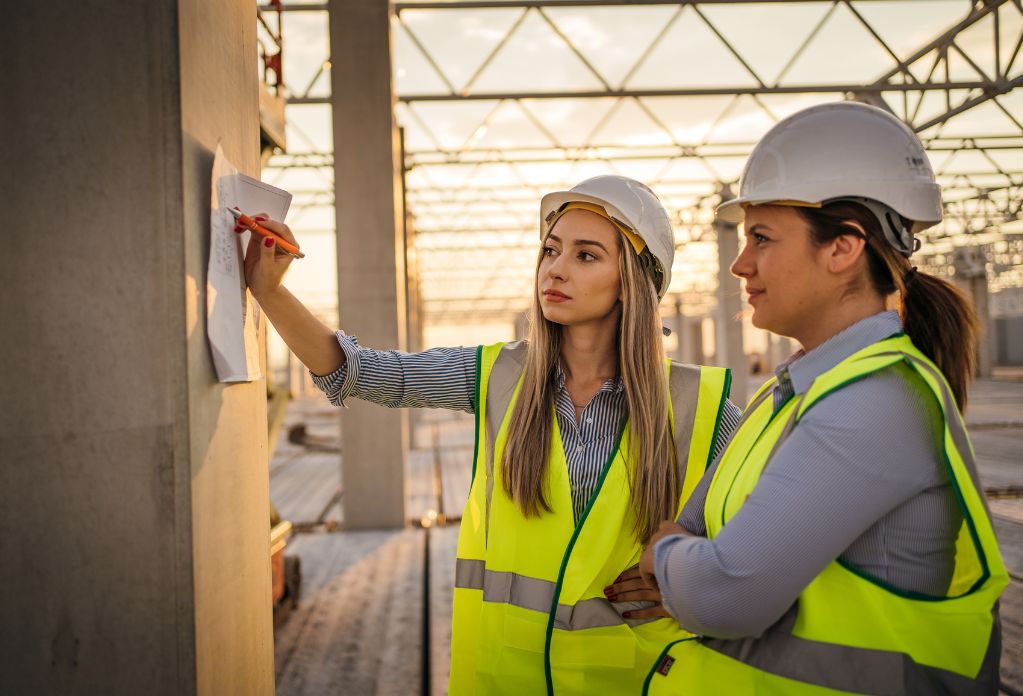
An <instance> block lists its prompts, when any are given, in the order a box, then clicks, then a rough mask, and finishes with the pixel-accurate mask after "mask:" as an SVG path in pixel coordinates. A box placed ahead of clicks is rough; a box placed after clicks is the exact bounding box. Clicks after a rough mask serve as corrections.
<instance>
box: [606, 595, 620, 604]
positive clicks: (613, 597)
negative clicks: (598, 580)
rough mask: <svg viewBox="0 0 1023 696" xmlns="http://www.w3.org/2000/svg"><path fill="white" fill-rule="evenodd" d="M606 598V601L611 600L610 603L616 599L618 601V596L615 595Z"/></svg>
mask: <svg viewBox="0 0 1023 696" xmlns="http://www.w3.org/2000/svg"><path fill="white" fill-rule="evenodd" d="M607 598H608V599H610V600H611V601H612V602H613V601H615V600H616V599H618V595H616V594H609V595H608V596H607Z"/></svg>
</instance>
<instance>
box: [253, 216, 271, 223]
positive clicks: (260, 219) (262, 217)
mask: <svg viewBox="0 0 1023 696" xmlns="http://www.w3.org/2000/svg"><path fill="white" fill-rule="evenodd" d="M252 219H253V220H259V221H260V222H266V221H267V220H269V219H270V218H268V217H266V216H264V215H257V216H256V217H254V218H252Z"/></svg>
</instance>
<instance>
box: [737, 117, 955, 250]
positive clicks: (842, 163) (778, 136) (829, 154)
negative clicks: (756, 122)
mask: <svg viewBox="0 0 1023 696" xmlns="http://www.w3.org/2000/svg"><path fill="white" fill-rule="evenodd" d="M836 199H847V200H853V201H856V202H859V203H863V204H864V205H866V206H867V207H868V208H870V209H871V210H872V211H873V212H874V214H875V215H877V216H878V217H879V219H880V222H881V227H882V229H883V230H884V232H885V236H886V237H887V238H888V241H889V243H891V244H892V245H893V246H894V247H895V248H896V249H899V250H900V251H901V252H902V253H903V254H905V255H907V256H908V255H909V254H910V253H912V251H913V244H914V242H913V237H912V235H913V234H915V233H917V232H920V231H921V230H925V229H927V228H928V227H931V226H932V225H936V224H937V223H939V222H941V210H942V209H941V187H940V186H938V184H937V183H936V182H935V180H934V172H933V171H932V170H931V165H930V162H929V161H928V159H927V154H926V153H925V152H924V148H923V145H921V144H920V140H919V139H918V138H917V137H916V135H915V134H914V133H913V131H911V130H910V129H909V128H908V127H907V126H906V124H904V123H903V122H902V121H900V120H899V119H897V118H896V117H895V116H893V115H891V114H890V113H888V112H887V111H884V110H882V109H878V108H877V107H874V106H868V105H867V104H862V103H859V102H836V103H832V104H820V105H818V106H812V107H810V108H808V109H803V110H802V111H799V112H797V113H795V114H793V115H791V116H789V117H788V118H786V119H784V120H783V121H781V122H779V123H778V124H777V125H776V126H774V128H772V129H771V130H769V131H768V132H767V134H766V135H764V137H763V138H761V140H760V142H759V143H757V146H756V147H755V148H754V149H753V152H752V154H750V157H749V160H747V162H746V167H745V169H744V170H743V173H742V184H741V187H740V190H739V197H738V198H734V199H732V200H730V201H725V202H724V203H722V204H721V205H720V206H718V209H717V213H718V216H719V217H720V218H721V219H722V220H725V221H728V222H741V221H742V219H743V214H744V213H743V209H744V208H745V207H746V206H748V205H761V204H766V203H781V204H788V205H806V206H810V207H819V206H820V205H822V204H824V203H828V202H832V201H835V200H836ZM863 199H866V200H863ZM871 203H874V204H875V205H871ZM876 204H880V206H878V205H876ZM885 208H887V209H889V210H891V211H894V212H896V213H898V214H899V215H901V216H902V217H904V218H907V219H909V220H911V221H912V222H913V225H912V229H911V230H905V229H903V227H902V225H901V224H900V223H898V222H897V218H895V217H894V216H891V215H889V214H888V213H887V211H886V210H885ZM893 221H894V222H893ZM886 222H887V224H886ZM893 228H894V229H893Z"/></svg>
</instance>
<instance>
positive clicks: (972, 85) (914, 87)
mask: <svg viewBox="0 0 1023 696" xmlns="http://www.w3.org/2000/svg"><path fill="white" fill-rule="evenodd" d="M1013 82H1015V81H1013ZM1007 83H1008V81H1007V80H1000V81H997V82H994V83H992V82H987V81H982V80H971V81H966V82H916V83H912V84H899V83H894V84H888V83H884V84H881V83H873V84H855V83H849V84H844V85H793V86H790V87H781V86H775V87H772V86H769V85H768V86H757V87H693V88H689V89H678V88H676V89H619V90H584V91H578V92H474V93H470V94H461V93H450V94H405V95H401V96H399V97H398V101H400V102H404V103H406V104H411V103H414V102H438V101H500V100H502V99H511V100H518V99H597V98H608V97H612V98H614V97H622V98H627V97H720V96H735V95H754V94H846V93H853V92H857V93H863V94H872V93H876V94H879V93H881V92H927V91H931V90H949V89H984V90H987V89H991V88H992V87H993V88H994V89H999V88H1001V87H1002V86H1004V85H1005V84H1007ZM1009 89H1011V87H1010V88H1009ZM1005 91H1008V90H1005ZM999 93H1002V92H999ZM288 103H289V104H329V103H330V97H291V98H290V99H288Z"/></svg>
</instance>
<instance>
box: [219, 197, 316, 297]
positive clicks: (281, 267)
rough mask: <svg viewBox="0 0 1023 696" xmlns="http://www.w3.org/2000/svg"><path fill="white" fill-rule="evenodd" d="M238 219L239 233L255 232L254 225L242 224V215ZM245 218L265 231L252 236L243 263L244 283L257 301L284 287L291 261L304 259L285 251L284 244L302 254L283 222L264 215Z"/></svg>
mask: <svg viewBox="0 0 1023 696" xmlns="http://www.w3.org/2000/svg"><path fill="white" fill-rule="evenodd" d="M236 212H237V211H236ZM235 217H236V218H237V220H238V223H239V224H238V225H237V226H236V227H235V231H236V232H242V231H243V230H246V229H253V227H251V226H248V225H244V224H242V219H241V218H242V216H240V215H237V214H236V215H235ZM244 217H246V218H248V220H250V221H251V223H252V225H253V226H255V227H258V228H259V229H260V230H262V231H261V232H259V231H256V230H254V231H256V232H257V233H256V234H253V235H252V236H251V237H249V245H248V248H247V249H246V250H245V263H244V268H245V282H246V283H247V284H248V286H249V289H250V290H252V294H253V295H254V296H255V297H256V299H259V298H260V297H261V296H265V295H268V294H270V293H273V292H274V291H275V290H277V289H278V288H279V287H280V286H281V280H282V279H283V278H284V273H285V272H286V271H287V270H288V266H290V265H291V262H292V261H293V260H294V259H296V258H302V257H301V256H298V255H297V254H295V253H292V252H291V251H288V250H286V247H285V244H287V245H288V246H289V247H291V248H292V249H294V250H295V251H296V252H298V254H301V252H300V251H298V242H297V241H296V240H295V235H293V234H292V233H291V229H290V228H289V227H288V226H287V225H285V224H284V223H283V222H277V221H276V220H270V219H269V218H267V217H266V216H265V215H254V216H253V217H251V218H249V217H248V216H247V215H246V216H244ZM278 250H280V252H278Z"/></svg>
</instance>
